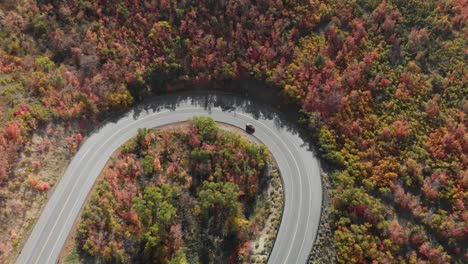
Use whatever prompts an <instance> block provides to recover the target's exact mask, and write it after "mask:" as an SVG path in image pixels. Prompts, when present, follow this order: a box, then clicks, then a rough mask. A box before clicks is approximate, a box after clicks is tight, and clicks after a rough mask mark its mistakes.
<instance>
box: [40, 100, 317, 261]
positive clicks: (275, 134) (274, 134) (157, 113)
mask: <svg viewBox="0 0 468 264" xmlns="http://www.w3.org/2000/svg"><path fill="white" fill-rule="evenodd" d="M180 110H203V112H205V113H206V114H208V115H210V112H213V110H214V111H216V112H219V113H224V114H228V113H229V114H233V116H234V117H236V115H241V116H243V117H245V118H247V119H250V120H255V119H254V118H253V117H250V116H247V115H245V114H243V113H239V112H235V111H234V112H225V111H222V110H218V109H217V108H211V109H205V108H202V107H200V108H190V107H189V108H177V109H176V110H175V111H161V112H153V113H150V114H149V115H148V116H145V117H143V118H142V119H137V120H135V121H137V122H138V121H141V122H143V121H142V120H144V119H146V118H149V117H152V116H154V115H161V114H163V113H166V112H174V113H177V112H179V111H180ZM156 111H157V110H156ZM146 112H147V113H148V111H146ZM265 120H267V119H265ZM135 121H134V122H132V123H130V124H128V125H126V126H125V127H124V128H121V129H120V130H119V131H117V132H116V133H114V134H113V135H112V136H111V137H109V138H108V139H107V140H106V143H107V142H108V141H109V140H110V139H112V138H113V137H115V135H116V134H117V133H118V132H120V131H122V130H123V129H126V128H127V127H129V126H131V125H135ZM154 121H156V120H154ZM255 122H256V123H258V124H260V125H261V126H263V127H265V128H266V129H267V130H269V131H270V132H271V134H272V135H273V136H274V137H276V138H277V139H279V141H280V142H281V143H282V144H283V146H286V149H287V151H288V152H289V154H290V157H291V158H292V160H293V161H294V163H295V165H296V167H295V169H296V172H299V174H298V175H299V181H300V183H301V184H302V181H301V180H302V179H301V178H302V177H300V175H303V174H302V173H301V170H300V169H299V166H298V164H297V161H296V159H295V158H294V155H293V154H292V152H291V150H290V148H289V147H288V146H289V145H288V144H286V143H285V142H284V141H283V140H282V138H281V137H280V136H279V134H277V133H275V131H273V130H272V129H270V128H269V127H268V126H266V125H265V124H264V123H262V122H261V121H259V120H255ZM171 123H172V122H171ZM267 136H268V135H267ZM104 145H105V144H104ZM104 145H101V147H100V148H99V150H100V149H101V148H102V147H103V146H104ZM296 150H298V149H297V148H296ZM89 151H90V149H89V150H87V151H86V152H85V153H84V155H83V156H82V158H81V159H80V161H79V163H80V162H81V161H82V159H83V158H85V157H87V155H86V154H87V153H88V152H89ZM95 153H97V152H95ZM93 156H95V155H93ZM79 163H78V164H79ZM85 164H88V162H86V163H85ZM99 174H100V173H99ZM80 175H81V174H80ZM307 178H309V179H308V180H309V181H308V182H309V183H310V177H307ZM77 182H79V181H76V182H75V185H74V186H73V188H72V192H73V191H74V190H75V189H76V188H75V187H76V183H77ZM301 184H300V185H301ZM293 187H294V186H293ZM301 191H302V190H301V189H300V192H301ZM301 193H302V192H301ZM70 197H71V195H69V196H68V199H67V201H66V202H65V204H67V203H68V201H69V199H70ZM285 197H286V195H285ZM75 204H76V203H75ZM300 204H302V195H300ZM63 211H64V208H62V211H61V212H60V215H59V217H60V216H61V215H62V214H63ZM310 211H311V210H309V214H308V217H310V213H311V212H310ZM59 217H58V218H59ZM58 218H56V219H57V220H58ZM283 218H284V217H283ZM57 220H56V222H55V224H54V226H53V228H52V229H55V226H56V225H57ZM307 223H308V221H307ZM298 224H299V222H298V221H296V228H295V233H294V239H295V237H296V235H297V230H298ZM281 226H284V224H283V225H280V228H281ZM50 236H51V235H50V234H49V236H48V238H47V240H46V241H48V240H50ZM293 241H294V240H293ZM302 241H304V239H303V240H302ZM45 244H46V243H44V244H43V245H44V246H45ZM291 246H292V245H291ZM302 247H303V245H301V249H302ZM53 248H55V244H54V247H53ZM43 250H44V248H43ZM43 250H41V254H42V252H43ZM290 252H291V250H289V254H290ZM289 254H288V257H289ZM49 258H50V256H49ZM49 258H48V259H49Z"/></svg>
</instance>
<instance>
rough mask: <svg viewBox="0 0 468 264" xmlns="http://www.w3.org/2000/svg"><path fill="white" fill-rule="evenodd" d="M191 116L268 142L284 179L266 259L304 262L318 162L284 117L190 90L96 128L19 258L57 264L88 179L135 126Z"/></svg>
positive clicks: (313, 222) (314, 217)
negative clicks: (248, 127) (249, 127)
mask: <svg viewBox="0 0 468 264" xmlns="http://www.w3.org/2000/svg"><path fill="white" fill-rule="evenodd" d="M193 116H211V117H212V118H213V119H215V120H216V121H221V122H225V123H228V124H231V125H234V126H237V127H240V128H244V127H245V124H246V123H247V122H249V123H252V124H253V125H254V126H255V127H256V132H255V136H256V137H257V138H258V139H259V140H261V141H262V142H263V143H264V144H265V145H267V146H268V148H269V149H270V151H271V152H272V154H273V156H274V158H275V159H276V161H277V163H278V166H279V169H280V172H281V176H282V178H283V183H284V186H283V187H284V193H285V203H284V211H283V217H282V220H281V225H280V228H279V231H278V236H277V239H276V242H275V244H274V246H273V251H272V253H271V255H270V258H269V263H306V261H307V258H308V255H309V252H310V250H311V248H312V245H313V242H314V240H315V236H316V233H317V229H318V223H319V219H320V212H321V203H322V186H321V182H320V175H319V162H318V160H317V159H316V158H315V157H314V155H313V153H312V152H311V151H310V150H309V148H308V144H306V143H305V142H304V141H303V140H302V139H301V138H300V136H299V133H297V130H296V129H295V127H294V125H292V123H289V121H288V120H285V119H287V118H284V117H281V114H278V113H276V112H275V111H273V110H272V109H271V108H269V107H267V106H263V105H261V104H258V103H255V102H252V101H250V100H247V99H243V98H240V97H237V96H233V95H227V94H208V93H194V94H190V95H170V96H162V97H159V98H157V99H155V100H152V101H151V102H150V103H146V104H144V105H143V106H140V107H139V108H135V109H132V110H131V111H129V112H127V113H126V114H125V115H123V116H122V117H120V118H119V119H116V120H111V121H108V122H106V124H105V125H103V126H102V127H101V128H99V129H96V131H94V132H93V133H92V134H91V135H90V136H89V137H88V139H87V140H86V142H85V143H84V144H83V145H82V146H81V147H80V149H79V151H78V153H77V154H76V155H75V157H74V158H73V159H72V161H71V163H70V165H69V167H68V168H67V170H66V172H65V174H64V175H63V177H62V178H61V179H60V181H59V183H58V184H57V185H56V187H55V189H54V191H53V193H52V195H51V197H50V199H49V201H48V202H47V204H46V206H45V208H44V210H43V212H42V214H41V216H40V218H39V220H38V221H37V223H36V225H35V226H34V229H33V231H32V232H31V234H30V236H29V238H28V240H27V242H26V244H25V246H24V248H23V249H22V251H21V253H20V255H19V256H18V258H17V260H16V262H17V263H27V264H36V263H40V264H45V263H55V262H57V259H58V256H59V254H60V252H61V250H62V248H63V246H64V244H65V242H66V240H67V237H68V235H69V233H70V232H71V230H72V228H73V224H74V222H75V220H76V219H77V217H78V216H79V213H80V210H81V208H82V206H83V204H84V202H85V199H86V197H87V195H88V193H89V192H90V191H91V188H92V187H93V184H94V182H95V181H96V179H97V178H98V176H99V174H100V172H101V170H102V169H103V168H104V166H105V164H106V162H107V160H108V159H109V157H110V156H111V154H112V153H113V152H114V151H115V150H116V149H117V148H118V147H119V146H121V145H122V144H123V143H124V142H126V141H127V140H128V139H130V138H131V137H133V136H135V135H136V133H137V130H138V128H143V127H148V128H150V127H157V126H162V125H165V124H170V123H173V122H177V121H185V120H187V119H189V118H191V117H193Z"/></svg>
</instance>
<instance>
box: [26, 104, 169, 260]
mask: <svg viewBox="0 0 468 264" xmlns="http://www.w3.org/2000/svg"><path fill="white" fill-rule="evenodd" d="M166 112H170V111H163V112H161V113H166ZM158 113H159V112H158ZM147 117H149V116H146V117H143V118H142V119H139V120H143V119H146V118H147ZM131 125H134V124H133V123H130V124H127V125H125V126H124V127H123V128H121V129H120V130H122V129H125V128H127V127H130V126H131ZM120 130H118V131H115V132H114V133H113V134H112V135H111V136H110V137H108V138H107V139H106V141H104V143H103V144H101V146H100V147H99V148H98V150H97V151H95V152H94V153H93V154H92V155H93V156H92V157H94V156H96V154H98V153H99V150H101V149H102V147H104V146H105V145H106V144H107V142H109V140H110V139H111V138H113V137H115V135H117V134H118V133H119V132H120ZM84 157H86V156H84V155H83V157H82V158H81V159H80V161H79V163H81V161H82V160H83V158H84ZM90 160H91V157H88V161H90ZM79 163H78V164H79ZM88 163H89V162H85V164H84V166H85V167H86V165H87V164H88ZM78 175H79V176H78V177H77V178H81V177H80V176H81V175H82V173H79V174H78ZM78 182H79V181H78V180H77V181H75V183H74V184H73V187H72V190H71V191H70V193H69V195H68V196H67V199H66V200H65V204H67V203H68V201H69V200H70V198H71V196H72V193H73V192H74V190H75V189H76V186H77V183H78ZM65 208H66V206H64V207H62V210H60V213H59V215H58V217H57V218H55V222H54V225H53V226H52V229H51V230H54V229H55V227H56V226H57V224H58V219H59V218H60V217H61V216H62V214H63V211H64V210H65ZM52 234H53V232H50V233H49V235H48V236H47V238H46V240H45V241H44V243H43V245H46V244H47V242H48V241H49V240H50V237H51V236H52ZM56 242H57V240H56ZM44 249H45V247H42V250H41V251H40V252H39V254H38V255H37V259H36V261H35V262H34V263H36V264H37V263H38V262H39V259H40V257H41V255H42V253H43V252H44ZM49 257H50V255H49V256H48V259H49Z"/></svg>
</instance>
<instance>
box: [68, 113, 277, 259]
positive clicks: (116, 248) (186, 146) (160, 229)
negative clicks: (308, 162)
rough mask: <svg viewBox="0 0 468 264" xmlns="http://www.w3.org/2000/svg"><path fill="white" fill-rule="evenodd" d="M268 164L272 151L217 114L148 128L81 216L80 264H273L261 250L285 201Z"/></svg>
mask: <svg viewBox="0 0 468 264" xmlns="http://www.w3.org/2000/svg"><path fill="white" fill-rule="evenodd" d="M267 164H270V166H274V165H273V163H272V160H271V156H270V154H269V152H268V150H267V149H266V148H265V146H263V145H258V144H257V143H253V142H251V141H249V139H247V138H245V137H242V136H240V135H239V134H235V133H233V132H228V131H225V130H223V129H220V128H218V126H217V124H216V123H215V122H214V121H213V119H211V118H204V117H196V118H194V119H193V120H191V121H189V122H188V123H187V124H184V125H178V126H176V127H175V128H172V129H168V128H161V129H140V130H139V131H138V135H137V136H136V137H134V138H133V139H131V140H130V141H128V142H127V143H126V144H124V145H123V146H121V147H120V149H119V150H118V151H117V152H116V153H115V154H114V155H113V157H112V158H111V160H110V161H109V163H108V165H107V166H106V167H105V168H104V170H103V172H102V174H101V176H100V178H99V180H98V183H97V186H96V187H95V188H94V190H93V192H92V194H91V198H90V200H89V202H88V203H87V205H86V206H85V209H84V210H83V212H82V214H81V220H80V222H79V224H78V227H77V231H76V233H77V234H76V238H75V241H72V243H75V248H76V249H75V251H76V252H77V253H75V254H76V255H78V257H75V260H79V261H80V262H81V263H90V262H92V263H96V262H99V263H100V262H104V263H174V264H175V263H177V264H179V263H228V262H229V263H264V262H265V261H264V262H258V261H257V259H258V257H255V256H253V254H252V253H251V252H253V250H252V249H251V248H252V247H253V243H258V242H256V241H258V236H260V233H262V232H263V231H264V230H265V227H266V221H267V220H268V219H269V218H270V216H272V214H276V218H279V215H280V213H281V211H282V206H281V204H282V199H283V198H282V195H281V194H280V193H281V186H280V185H281V183H280V182H281V181H280V179H279V175H278V174H276V175H273V173H274V172H273V171H269V169H268V165H267ZM270 174H271V175H272V176H270ZM270 193H271V194H272V195H270ZM277 220H279V219H277ZM277 220H276V222H275V223H276V224H273V225H271V224H270V225H271V226H272V228H274V229H275V230H277V229H278V227H279V225H278V224H279V221H277ZM263 233H264V232H263ZM272 236H273V237H274V236H276V232H275V234H272ZM271 246H272V244H271V243H270V244H269V246H267V245H265V247H266V250H265V251H267V252H270V251H271ZM71 254H72V255H71V256H70V257H67V259H65V262H67V261H69V262H70V263H71V262H73V261H70V259H73V252H72V253H71ZM260 260H266V258H262V259H260Z"/></svg>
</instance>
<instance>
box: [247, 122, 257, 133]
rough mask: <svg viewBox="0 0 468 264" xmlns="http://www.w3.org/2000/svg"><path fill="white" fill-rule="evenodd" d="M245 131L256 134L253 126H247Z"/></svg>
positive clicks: (248, 124)
mask: <svg viewBox="0 0 468 264" xmlns="http://www.w3.org/2000/svg"><path fill="white" fill-rule="evenodd" d="M245 131H247V133H249V134H252V133H254V132H255V127H254V126H253V125H252V124H250V123H247V125H245Z"/></svg>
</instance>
